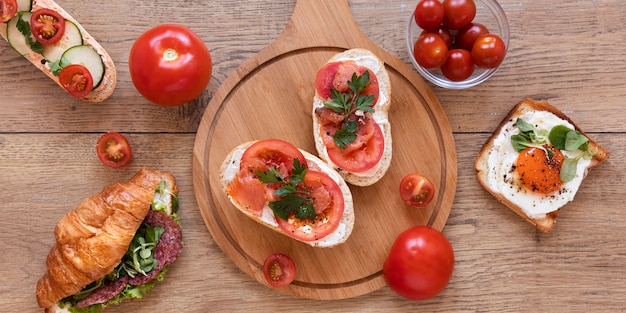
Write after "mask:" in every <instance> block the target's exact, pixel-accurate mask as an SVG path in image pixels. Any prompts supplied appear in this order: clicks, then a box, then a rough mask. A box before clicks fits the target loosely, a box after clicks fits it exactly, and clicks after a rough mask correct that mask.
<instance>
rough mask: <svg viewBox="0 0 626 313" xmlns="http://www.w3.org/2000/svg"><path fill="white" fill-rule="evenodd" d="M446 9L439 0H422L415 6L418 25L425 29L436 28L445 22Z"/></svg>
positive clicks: (414, 15) (431, 29)
mask: <svg viewBox="0 0 626 313" xmlns="http://www.w3.org/2000/svg"><path fill="white" fill-rule="evenodd" d="M443 15H444V9H443V4H442V3H441V2H439V0H421V1H420V2H418V3H417V5H416V6H415V10H414V11H413V18H414V19H415V23H416V24H417V26H419V27H421V28H422V29H425V30H430V31H434V30H436V29H437V28H438V27H439V25H440V24H441V22H443Z"/></svg>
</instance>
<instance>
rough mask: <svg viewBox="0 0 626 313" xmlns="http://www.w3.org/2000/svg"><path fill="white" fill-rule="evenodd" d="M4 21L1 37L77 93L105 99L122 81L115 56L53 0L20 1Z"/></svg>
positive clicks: (0, 25) (91, 99) (86, 97)
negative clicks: (118, 80) (118, 78)
mask: <svg viewBox="0 0 626 313" xmlns="http://www.w3.org/2000/svg"><path fill="white" fill-rule="evenodd" d="M9 1H13V0H9ZM5 19H6V20H5ZM3 20H4V21H3V23H0V36H2V37H3V38H4V39H5V40H7V42H8V43H9V44H10V45H11V47H12V48H13V49H14V50H15V51H17V52H18V53H19V54H21V55H22V56H24V57H25V58H26V59H28V60H29V61H30V62H31V63H32V64H33V65H35V66H36V67H37V68H39V69H40V70H41V71H42V72H44V74H46V75H47V76H48V77H49V78H50V79H52V80H53V81H54V82H55V83H57V84H58V85H59V86H61V87H62V88H63V89H65V90H66V91H67V92H68V93H70V94H71V95H72V96H74V97H77V98H80V99H82V100H84V101H87V102H101V101H104V100H105V99H107V98H108V97H109V96H110V95H111V94H112V93H113V90H114V89H115V85H116V82H117V73H116V70H115V65H114V64H113V60H112V59H111V57H110V56H109V54H108V53H107V52H106V50H105V49H104V48H103V47H102V46H101V45H100V44H99V43H98V42H97V41H96V40H95V39H94V37H92V36H91V35H90V34H89V33H88V32H87V31H86V30H85V28H83V26H81V25H80V24H79V23H78V21H76V19H74V18H73V17H72V16H71V15H70V14H69V13H67V12H66V11H65V10H64V9H63V8H61V6H59V5H58V4H57V3H56V2H54V1H53V0H17V1H16V10H15V11H12V12H10V13H9V14H7V15H6V16H4V17H3Z"/></svg>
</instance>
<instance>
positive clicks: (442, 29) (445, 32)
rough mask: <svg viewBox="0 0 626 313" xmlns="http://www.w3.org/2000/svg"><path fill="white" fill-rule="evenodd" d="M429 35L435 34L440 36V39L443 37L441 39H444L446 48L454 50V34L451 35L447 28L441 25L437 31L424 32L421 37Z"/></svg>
mask: <svg viewBox="0 0 626 313" xmlns="http://www.w3.org/2000/svg"><path fill="white" fill-rule="evenodd" d="M427 33H433V34H437V35H439V37H441V39H443V41H445V42H446V46H448V49H452V41H453V40H452V34H451V33H450V30H449V29H448V28H446V27H445V26H443V25H440V26H439V27H438V28H437V29H435V30H424V31H423V32H422V34H421V35H424V34H427ZM421 35H420V36H421Z"/></svg>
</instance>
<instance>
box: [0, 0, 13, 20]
mask: <svg viewBox="0 0 626 313" xmlns="http://www.w3.org/2000/svg"><path fill="white" fill-rule="evenodd" d="M15 13H17V2H16V1H15V0H0V20H1V22H2V23H4V22H6V21H8V20H10V19H11V18H12V17H13V15H15Z"/></svg>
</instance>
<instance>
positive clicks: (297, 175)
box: [256, 159, 316, 220]
mask: <svg viewBox="0 0 626 313" xmlns="http://www.w3.org/2000/svg"><path fill="white" fill-rule="evenodd" d="M307 171H308V168H307V166H306V164H305V163H303V162H300V160H299V159H294V160H293V169H292V170H291V175H289V176H288V177H283V175H282V174H281V173H280V172H279V171H278V169H276V168H275V167H270V168H269V169H268V170H267V171H265V172H256V175H257V176H258V178H259V181H261V182H262V183H268V184H272V183H280V184H282V185H281V187H280V188H279V189H278V190H276V191H275V192H274V195H275V196H277V197H280V199H279V200H276V201H271V202H270V203H269V204H268V205H269V207H270V209H272V212H274V215H275V216H277V217H279V218H281V219H283V220H286V219H287V218H289V215H290V214H294V215H295V217H296V218H299V219H309V218H310V219H314V218H315V215H316V214H315V209H314V207H313V200H311V199H309V198H307V197H305V195H307V194H308V193H309V192H308V190H306V188H304V186H302V184H303V182H304V176H305V175H306V173H307Z"/></svg>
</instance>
